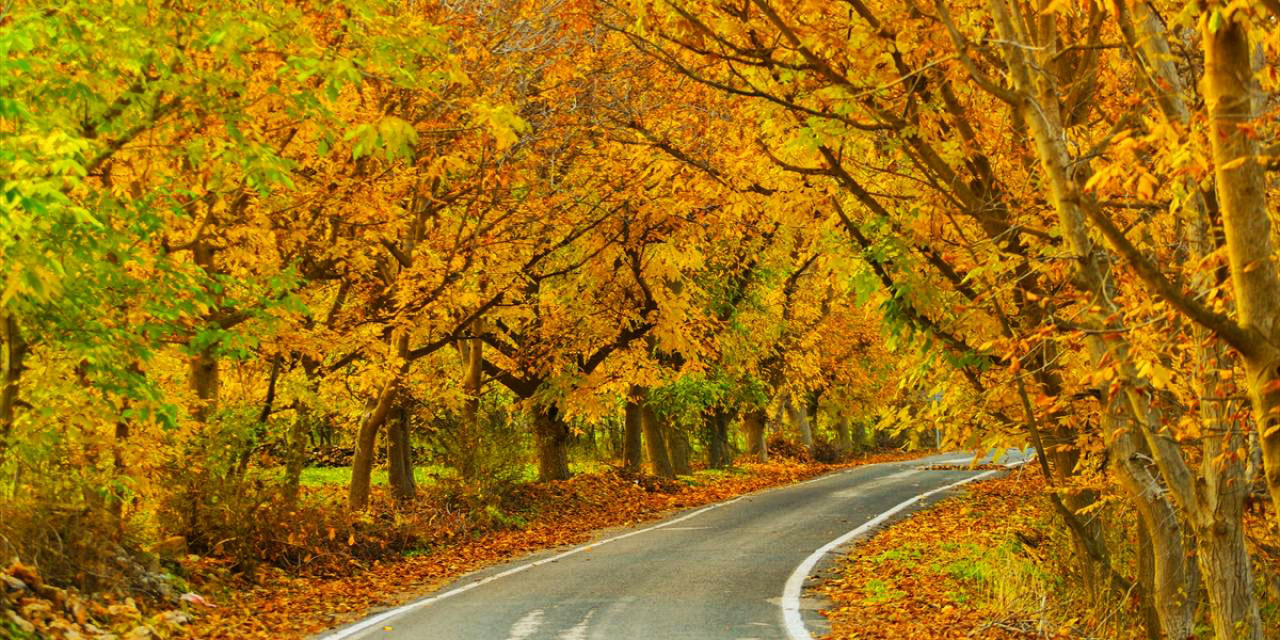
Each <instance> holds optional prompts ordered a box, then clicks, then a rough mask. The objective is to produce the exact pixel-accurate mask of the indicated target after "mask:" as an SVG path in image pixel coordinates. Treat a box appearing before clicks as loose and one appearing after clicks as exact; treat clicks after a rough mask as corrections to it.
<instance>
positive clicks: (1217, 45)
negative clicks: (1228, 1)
mask: <svg viewBox="0 0 1280 640" xmlns="http://www.w3.org/2000/svg"><path fill="white" fill-rule="evenodd" d="M1211 10H1212V11H1218V10H1219V8H1217V7H1215V8H1213V9H1211ZM1242 14H1243V12H1239V11H1237V12H1236V16H1235V17H1230V18H1227V17H1224V18H1223V20H1221V24H1220V25H1218V27H1217V30H1216V31H1215V30H1214V29H1213V28H1212V23H1213V21H1212V20H1204V21H1203V22H1204V24H1205V26H1204V29H1203V33H1202V34H1201V35H1202V38H1203V42H1204V52H1205V65H1204V93H1205V102H1206V103H1207V105H1208V107H1209V120H1210V125H1211V131H1212V134H1211V135H1210V136H1209V137H1210V140H1211V141H1212V146H1213V164H1214V176H1215V179H1216V184H1217V195H1218V204H1219V207H1220V210H1221V214H1222V227H1223V231H1224V232H1225V235H1226V241H1227V260H1228V263H1229V264H1230V266H1231V283H1232V287H1233V289H1234V292H1235V302H1236V309H1237V312H1238V316H1239V323H1240V325H1241V327H1242V328H1244V329H1245V330H1246V331H1249V332H1251V333H1253V334H1254V335H1256V336H1258V339H1255V340H1253V342H1254V343H1255V344H1253V345H1252V348H1251V349H1250V352H1246V353H1243V354H1242V355H1243V356H1244V363H1245V373H1246V376H1247V379H1246V384H1247V386H1248V389H1249V395H1250V398H1251V400H1252V401H1253V415H1254V421H1255V423H1256V424H1257V426H1258V432H1259V433H1260V434H1261V442H1262V459H1263V463H1264V466H1265V467H1266V469H1265V474H1264V475H1265V478H1266V484H1267V491H1268V492H1269V493H1270V495H1271V501H1272V504H1273V507H1274V509H1273V512H1274V514H1275V516H1274V517H1275V519H1276V521H1277V522H1280V348H1277V347H1276V346H1275V345H1277V344H1280V275H1278V274H1277V271H1276V264H1275V261H1274V259H1273V258H1274V255H1275V246H1274V243H1275V242H1276V239H1275V237H1274V234H1275V232H1276V229H1273V228H1272V226H1271V221H1270V219H1269V218H1268V215H1267V197H1266V183H1265V181H1264V176H1263V167H1262V165H1261V164H1259V162H1258V144H1257V142H1256V141H1255V140H1254V136H1253V135H1250V133H1249V132H1248V131H1247V130H1246V127H1247V125H1250V124H1251V123H1253V122H1254V120H1255V114H1254V106H1253V100H1252V99H1251V96H1252V91H1253V90H1254V82H1253V67H1252V61H1251V58H1250V50H1249V36H1248V32H1247V30H1246V25H1244V24H1241V23H1240V22H1238V21H1237V20H1243V19H1244V18H1243V17H1242Z"/></svg>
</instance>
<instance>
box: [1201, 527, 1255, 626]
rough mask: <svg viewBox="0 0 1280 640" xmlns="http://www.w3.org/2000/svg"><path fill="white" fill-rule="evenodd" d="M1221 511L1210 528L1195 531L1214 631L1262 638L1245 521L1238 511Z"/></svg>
mask: <svg viewBox="0 0 1280 640" xmlns="http://www.w3.org/2000/svg"><path fill="white" fill-rule="evenodd" d="M1223 515H1224V517H1222V518H1221V519H1220V520H1219V521H1218V522H1217V523H1215V525H1214V526H1213V527H1212V528H1210V529H1207V530H1203V529H1202V530H1200V531H1198V532H1196V560H1198V561H1199V563H1200V569H1201V571H1202V572H1203V573H1204V576H1205V590H1206V591H1207V592H1208V594H1209V608H1210V609H1212V611H1213V616H1212V617H1213V631H1214V635H1215V636H1216V637H1218V638H1231V640H1262V638H1263V635H1262V619H1261V618H1260V617H1259V615H1258V602H1257V598H1256V596H1255V595H1254V593H1253V578H1252V576H1253V571H1252V569H1251V568H1250V565H1249V553H1248V552H1247V551H1246V550H1245V546H1244V525H1243V522H1242V521H1241V520H1240V517H1239V514H1234V516H1235V517H1232V514H1223Z"/></svg>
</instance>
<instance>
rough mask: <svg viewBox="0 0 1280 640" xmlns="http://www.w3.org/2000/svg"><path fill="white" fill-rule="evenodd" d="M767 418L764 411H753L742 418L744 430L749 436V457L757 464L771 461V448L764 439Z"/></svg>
mask: <svg viewBox="0 0 1280 640" xmlns="http://www.w3.org/2000/svg"><path fill="white" fill-rule="evenodd" d="M767 417H768V416H767V414H766V413H765V411H764V409H752V410H751V411H748V412H747V413H745V414H743V416H742V430H743V431H744V432H745V433H746V435H747V455H749V456H751V458H752V459H753V460H755V461H756V462H768V461H769V447H768V445H767V444H766V443H765V439H764V429H765V421H766V420H767Z"/></svg>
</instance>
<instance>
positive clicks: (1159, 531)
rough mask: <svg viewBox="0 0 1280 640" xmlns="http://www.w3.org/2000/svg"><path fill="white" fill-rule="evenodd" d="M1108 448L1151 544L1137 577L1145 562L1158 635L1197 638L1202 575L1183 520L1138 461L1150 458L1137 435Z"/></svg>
mask: <svg viewBox="0 0 1280 640" xmlns="http://www.w3.org/2000/svg"><path fill="white" fill-rule="evenodd" d="M1110 449H1111V451H1110V452H1111V456H1112V459H1113V460H1114V461H1115V470H1116V477H1117V479H1118V480H1119V482H1120V487H1121V488H1122V489H1123V490H1124V493H1125V494H1126V496H1127V497H1128V498H1129V501H1130V503H1131V504H1133V506H1134V507H1136V509H1137V512H1138V528H1139V532H1140V535H1141V538H1140V539H1142V538H1145V540H1146V543H1147V545H1148V549H1147V553H1148V554H1149V556H1148V557H1146V558H1144V557H1143V556H1141V555H1140V556H1139V560H1140V564H1139V573H1141V569H1142V561H1143V560H1145V562H1146V563H1147V564H1148V565H1149V568H1150V571H1151V580H1150V585H1149V586H1148V585H1147V584H1143V585H1142V588H1143V590H1144V591H1145V593H1144V594H1143V595H1144V597H1145V599H1148V600H1149V601H1150V602H1151V606H1152V611H1153V613H1154V614H1155V615H1156V617H1157V620H1158V623H1159V624H1158V626H1157V627H1156V631H1157V632H1161V631H1162V632H1163V633H1164V637H1166V638H1190V637H1193V636H1194V633H1193V631H1194V624H1195V612H1196V605H1197V598H1196V594H1198V593H1199V592H1200V587H1199V585H1200V574H1199V572H1198V571H1197V570H1196V566H1195V564H1194V563H1193V562H1192V560H1191V558H1190V555H1191V554H1190V553H1189V549H1188V545H1187V542H1186V541H1185V540H1184V538H1183V533H1182V532H1183V527H1182V518H1181V515H1180V514H1179V513H1178V511H1177V509H1176V508H1175V505H1174V504H1173V503H1172V501H1171V500H1170V496H1169V493H1168V491H1167V490H1166V489H1165V488H1164V487H1162V486H1160V483H1159V482H1158V481H1157V480H1156V478H1155V476H1153V475H1152V474H1151V472H1150V471H1148V469H1147V467H1146V466H1145V465H1144V464H1143V463H1142V462H1140V461H1141V460H1143V459H1149V457H1148V456H1145V455H1144V456H1141V457H1140V455H1139V454H1141V453H1142V450H1143V447H1142V443H1141V441H1140V440H1139V439H1138V438H1137V436H1136V435H1135V434H1132V433H1128V432H1126V433H1122V434H1119V435H1117V436H1116V437H1115V439H1114V440H1113V441H1112V443H1111V446H1110ZM1140 577H1141V576H1140Z"/></svg>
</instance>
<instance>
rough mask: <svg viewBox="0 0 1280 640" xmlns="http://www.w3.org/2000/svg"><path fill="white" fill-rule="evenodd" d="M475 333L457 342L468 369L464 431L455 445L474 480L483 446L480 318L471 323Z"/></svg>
mask: <svg viewBox="0 0 1280 640" xmlns="http://www.w3.org/2000/svg"><path fill="white" fill-rule="evenodd" d="M471 331H472V333H474V334H476V337H473V338H466V339H463V340H459V341H458V349H459V351H460V352H461V354H462V362H463V366H464V367H465V371H464V373H463V377H462V392H463V394H464V395H465V396H466V398H465V399H464V400H463V401H462V424H461V425H459V428H461V429H462V433H461V434H459V436H460V437H459V438H457V441H456V442H455V444H456V445H457V446H460V447H464V448H466V449H467V451H464V452H462V453H463V455H461V456H459V458H460V459H461V467H462V468H461V469H459V470H458V472H459V473H460V474H462V478H463V479H464V480H472V479H474V478H476V476H477V475H478V474H479V469H477V464H476V463H477V457H476V455H475V454H474V453H469V452H475V451H476V449H477V448H478V447H479V446H480V438H481V433H482V431H483V428H482V426H481V424H480V384H481V380H482V378H481V374H482V373H483V370H484V343H483V342H481V340H480V337H479V333H480V331H481V325H480V321H479V320H476V321H475V322H473V323H472V327H471Z"/></svg>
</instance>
